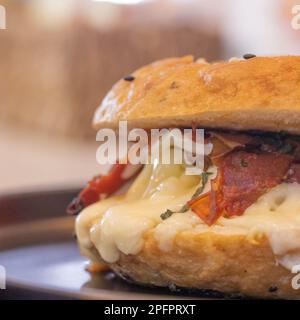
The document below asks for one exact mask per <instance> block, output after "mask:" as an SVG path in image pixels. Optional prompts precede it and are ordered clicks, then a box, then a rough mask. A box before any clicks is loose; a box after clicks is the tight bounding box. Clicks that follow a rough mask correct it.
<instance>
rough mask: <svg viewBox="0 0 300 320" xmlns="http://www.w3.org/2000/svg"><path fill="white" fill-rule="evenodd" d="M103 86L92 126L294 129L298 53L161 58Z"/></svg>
mask: <svg viewBox="0 0 300 320" xmlns="http://www.w3.org/2000/svg"><path fill="white" fill-rule="evenodd" d="M132 76H133V77H134V79H133V80H132V79H129V80H131V81H128V79H127V80H125V79H121V80H120V81H118V82H117V83H116V84H115V85H114V86H113V88H112V90H111V91H110V92H108V94H107V96H106V97H105V98H104V100H103V102H102V103H101V105H100V106H99V108H98V110H97V111H96V113H95V117H94V127H95V129H99V128H103V127H106V128H114V129H115V128H117V126H118V122H119V121H120V120H127V121H128V126H129V127H132V128H133V127H139V128H161V127H174V126H176V127H190V126H191V124H195V125H197V126H201V127H210V128H223V129H236V130H252V129H253V130H265V131H275V132H278V131H287V132H290V133H296V134H299V133H300V56H281V57H255V58H252V59H248V60H238V59H232V60H230V61H228V62H218V63H212V64H209V63H206V62H205V61H203V60H198V62H197V61H194V58H193V57H192V56H185V57H182V58H171V59H166V60H161V61H158V62H155V63H152V64H150V65H148V66H145V67H143V68H141V69H138V70H137V71H135V72H134V73H133V74H132Z"/></svg>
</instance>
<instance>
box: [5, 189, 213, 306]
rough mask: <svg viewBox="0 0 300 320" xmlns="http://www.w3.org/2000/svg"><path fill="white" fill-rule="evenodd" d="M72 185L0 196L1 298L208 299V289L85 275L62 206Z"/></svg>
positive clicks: (70, 223) (71, 221)
mask: <svg viewBox="0 0 300 320" xmlns="http://www.w3.org/2000/svg"><path fill="white" fill-rule="evenodd" d="M77 192H78V191H77V190H69V189H68V190H59V191H39V192H29V193H23V194H10V195H3V196H1V197H0V265H2V266H4V267H5V269H6V278H7V281H6V290H0V298H2V299H135V300H136V299H160V300H161V299H176V298H181V299H182V298H201V299H207V298H211V297H212V295H211V293H207V292H202V293H201V294H199V292H197V293H195V292H187V291H182V290H179V291H175V292H171V291H170V290H168V289H157V288H144V287H140V286H137V285H131V284H128V283H126V282H125V281H124V280H122V279H119V278H118V277H117V276H116V275H115V274H114V273H112V272H107V273H100V274H97V275H91V274H90V273H89V272H87V271H86V270H85V263H86V260H85V259H84V258H83V257H82V256H81V255H80V253H79V250H78V247H77V244H76V240H75V238H74V233H73V228H74V219H75V218H74V217H68V216H66V214H65V208H66V206H67V204H68V203H69V202H70V200H71V199H72V198H73V197H74V195H75V194H76V193H77Z"/></svg>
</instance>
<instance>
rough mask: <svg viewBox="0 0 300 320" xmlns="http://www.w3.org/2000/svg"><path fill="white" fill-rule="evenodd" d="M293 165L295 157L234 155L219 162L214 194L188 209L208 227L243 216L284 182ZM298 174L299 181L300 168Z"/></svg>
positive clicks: (202, 196) (250, 154) (212, 188)
mask: <svg viewBox="0 0 300 320" xmlns="http://www.w3.org/2000/svg"><path fill="white" fill-rule="evenodd" d="M292 161H293V157H291V156H289V155H284V154H275V153H266V154H257V153H250V152H246V151H232V152H230V153H228V154H227V155H225V156H224V157H223V158H222V161H220V163H219V168H218V170H219V171H218V176H217V178H216V179H214V180H212V181H211V191H210V192H208V193H206V194H204V195H200V197H198V198H196V199H193V200H191V201H189V202H188V205H189V206H190V208H191V209H192V210H193V211H194V212H195V213H196V214H197V215H198V216H199V217H200V218H201V219H202V220H203V221H204V222H205V223H206V224H208V225H212V224H213V223H215V222H216V221H217V219H218V218H219V217H220V216H222V215H224V216H227V217H231V216H235V215H241V214H243V213H244V211H245V210H246V209H247V208H248V207H249V206H250V205H251V204H253V203H254V202H255V201H256V200H257V199H258V198H259V197H260V196H261V195H263V194H264V193H265V192H266V191H267V190H268V189H270V188H273V187H275V186H276V185H278V184H279V183H281V182H282V181H283V180H284V177H285V176H286V175H287V172H288V171H289V168H290V166H291V162H292ZM297 174H299V176H298V175H297V178H299V181H300V165H299V166H298V167H297ZM293 177H294V178H291V179H297V178H296V176H295V175H293Z"/></svg>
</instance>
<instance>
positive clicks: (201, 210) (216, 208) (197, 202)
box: [188, 175, 222, 226]
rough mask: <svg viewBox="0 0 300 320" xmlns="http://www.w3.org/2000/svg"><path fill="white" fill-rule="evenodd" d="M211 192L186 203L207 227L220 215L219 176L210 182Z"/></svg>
mask: <svg viewBox="0 0 300 320" xmlns="http://www.w3.org/2000/svg"><path fill="white" fill-rule="evenodd" d="M210 185H211V191H210V192H207V193H205V194H203V195H200V197H198V198H196V199H192V200H190V201H189V202H188V206H189V207H190V208H191V209H192V211H194V212H195V213H196V214H197V215H198V216H199V217H200V218H201V219H202V220H203V221H204V222H205V223H206V224H208V225H209V226H210V225H212V224H214V223H215V222H216V221H217V219H218V218H219V217H220V216H221V215H222V207H221V205H222V194H221V188H220V187H221V176H220V175H218V176H217V177H216V178H215V179H213V180H211V181H210Z"/></svg>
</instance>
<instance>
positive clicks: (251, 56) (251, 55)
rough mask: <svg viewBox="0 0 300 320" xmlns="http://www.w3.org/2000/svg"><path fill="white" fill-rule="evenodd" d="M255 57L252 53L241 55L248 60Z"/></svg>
mask: <svg viewBox="0 0 300 320" xmlns="http://www.w3.org/2000/svg"><path fill="white" fill-rule="evenodd" d="M255 57H256V55H255V54H252V53H246V54H244V55H243V58H244V59H246V60H248V59H251V58H255Z"/></svg>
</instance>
